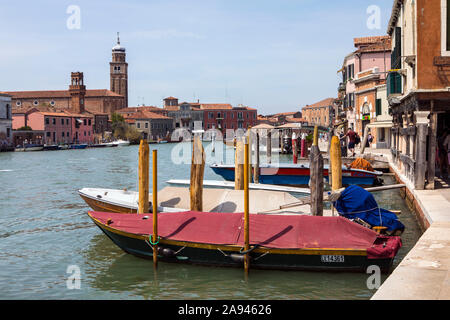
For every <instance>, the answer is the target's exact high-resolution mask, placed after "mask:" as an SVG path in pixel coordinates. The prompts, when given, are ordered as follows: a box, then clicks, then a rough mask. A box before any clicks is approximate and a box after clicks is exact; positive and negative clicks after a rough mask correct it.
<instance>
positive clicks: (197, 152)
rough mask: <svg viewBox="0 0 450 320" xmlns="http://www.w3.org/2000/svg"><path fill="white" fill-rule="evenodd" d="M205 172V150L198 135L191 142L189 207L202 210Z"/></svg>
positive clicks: (192, 209) (193, 209)
mask: <svg viewBox="0 0 450 320" xmlns="http://www.w3.org/2000/svg"><path fill="white" fill-rule="evenodd" d="M204 172H205V152H204V150H203V145H202V141H201V138H200V136H199V135H195V136H194V139H193V142H192V161H191V184H190V187H189V193H190V209H191V211H203V175H204Z"/></svg>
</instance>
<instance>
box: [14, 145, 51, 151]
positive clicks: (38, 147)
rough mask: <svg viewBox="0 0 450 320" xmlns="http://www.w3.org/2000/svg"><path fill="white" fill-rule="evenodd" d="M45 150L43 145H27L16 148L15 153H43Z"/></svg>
mask: <svg viewBox="0 0 450 320" xmlns="http://www.w3.org/2000/svg"><path fill="white" fill-rule="evenodd" d="M43 149H44V145H43V144H25V145H23V146H17V147H16V148H14V151H41V150H43Z"/></svg>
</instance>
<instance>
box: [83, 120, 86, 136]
mask: <svg viewBox="0 0 450 320" xmlns="http://www.w3.org/2000/svg"><path fill="white" fill-rule="evenodd" d="M83 124H84V125H86V119H83ZM84 135H86V133H85V134H84Z"/></svg>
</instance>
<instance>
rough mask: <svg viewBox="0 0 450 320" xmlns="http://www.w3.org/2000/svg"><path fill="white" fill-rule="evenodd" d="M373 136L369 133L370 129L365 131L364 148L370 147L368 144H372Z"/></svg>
mask: <svg viewBox="0 0 450 320" xmlns="http://www.w3.org/2000/svg"><path fill="white" fill-rule="evenodd" d="M372 141H373V136H372V134H371V133H370V131H369V132H368V133H367V142H366V148H370V145H371V144H372Z"/></svg>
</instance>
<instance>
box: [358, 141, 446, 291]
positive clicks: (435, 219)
mask: <svg viewBox="0 0 450 320" xmlns="http://www.w3.org/2000/svg"><path fill="white" fill-rule="evenodd" d="M366 150H367V152H368V153H369V152H370V153H373V154H379V155H381V154H382V155H383V156H386V157H387V158H389V160H390V159H391V156H390V152H389V150H378V149H366ZM391 167H393V165H392V163H391ZM393 169H394V171H395V170H396V169H395V167H393ZM396 173H397V174H398V172H396ZM399 176H400V175H399ZM407 185H410V184H408V183H407ZM436 186H437V189H435V190H413V189H411V188H409V191H410V192H411V193H412V195H413V197H414V199H415V200H416V201H417V203H418V205H419V206H420V209H421V210H422V212H423V215H424V219H426V223H425V225H429V227H428V228H427V230H426V231H425V232H424V234H423V235H422V237H421V238H420V239H419V240H418V242H417V243H416V245H415V246H414V247H413V248H412V249H411V250H410V252H409V253H408V254H407V255H406V257H405V258H404V259H403V260H402V262H401V263H400V264H399V265H398V266H397V268H395V270H394V271H393V272H392V274H391V275H390V276H389V277H388V278H387V279H386V280H385V281H384V283H383V284H382V285H381V287H380V288H379V289H378V290H377V292H376V293H375V294H374V295H373V297H372V300H437V299H443V300H449V299H450V188H449V181H448V180H445V181H444V180H442V179H440V178H439V179H437V183H436Z"/></svg>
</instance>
